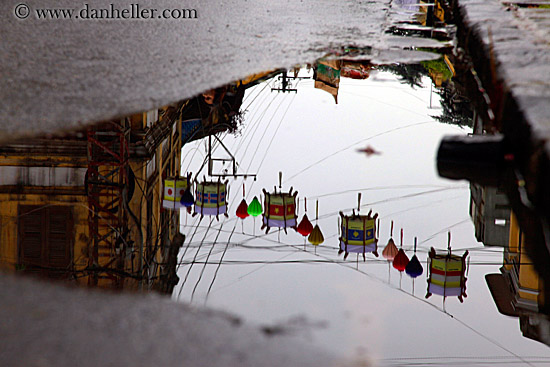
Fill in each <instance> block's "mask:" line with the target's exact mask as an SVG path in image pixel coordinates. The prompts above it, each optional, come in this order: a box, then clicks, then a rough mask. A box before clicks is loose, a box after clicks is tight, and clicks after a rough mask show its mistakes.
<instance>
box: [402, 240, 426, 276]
mask: <svg viewBox="0 0 550 367" xmlns="http://www.w3.org/2000/svg"><path fill="white" fill-rule="evenodd" d="M423 272H424V268H423V267H422V264H420V261H418V257H416V237H415V238H414V255H413V257H412V259H411V261H409V263H408V264H407V266H406V267H405V273H407V275H408V276H410V277H411V278H416V277H419V276H421V275H422V273H423Z"/></svg>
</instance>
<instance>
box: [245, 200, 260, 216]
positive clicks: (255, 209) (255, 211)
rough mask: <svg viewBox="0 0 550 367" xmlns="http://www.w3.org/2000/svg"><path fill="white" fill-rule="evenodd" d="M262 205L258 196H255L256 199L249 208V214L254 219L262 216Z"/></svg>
mask: <svg viewBox="0 0 550 367" xmlns="http://www.w3.org/2000/svg"><path fill="white" fill-rule="evenodd" d="M262 210H263V209H262V204H260V201H259V200H258V197H257V196H254V199H252V202H251V203H250V205H249V206H248V209H247V212H248V214H250V215H251V216H253V217H257V216H258V215H260V214H262Z"/></svg>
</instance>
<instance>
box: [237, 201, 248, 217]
mask: <svg viewBox="0 0 550 367" xmlns="http://www.w3.org/2000/svg"><path fill="white" fill-rule="evenodd" d="M248 216H249V214H248V205H247V204H246V200H245V199H243V200H242V201H241V203H240V204H239V206H238V207H237V217H239V218H241V219H244V218H246V217H248Z"/></svg>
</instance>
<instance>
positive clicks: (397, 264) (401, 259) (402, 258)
mask: <svg viewBox="0 0 550 367" xmlns="http://www.w3.org/2000/svg"><path fill="white" fill-rule="evenodd" d="M408 263H409V258H408V257H407V254H405V251H403V249H402V248H401V249H399V252H398V253H397V255H396V256H395V258H394V259H393V267H394V268H396V269H397V270H399V271H405V268H406V267H407V264H408Z"/></svg>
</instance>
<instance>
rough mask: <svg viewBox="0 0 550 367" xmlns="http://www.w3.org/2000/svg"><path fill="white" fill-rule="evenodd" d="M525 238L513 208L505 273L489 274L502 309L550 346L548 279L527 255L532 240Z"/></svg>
mask: <svg viewBox="0 0 550 367" xmlns="http://www.w3.org/2000/svg"><path fill="white" fill-rule="evenodd" d="M525 241H526V240H525V236H524V234H523V233H522V231H521V229H520V228H519V225H518V222H517V219H516V217H515V214H514V213H513V212H512V213H511V215H510V233H509V241H508V247H507V248H505V249H504V260H503V266H502V267H501V269H500V270H501V274H488V275H487V276H486V277H485V278H486V281H487V284H488V286H489V289H490V290H491V294H492V296H493V299H494V301H495V304H496V306H497V308H498V310H499V312H500V313H502V314H504V315H507V316H512V317H518V318H519V322H520V329H521V332H522V333H523V336H525V337H527V338H530V339H533V340H537V341H539V342H541V343H544V344H546V345H549V346H550V318H549V317H548V305H549V304H550V303H549V302H548V299H547V295H546V294H545V292H544V285H545V282H544V279H542V278H541V276H540V275H539V274H538V273H537V272H536V270H535V267H534V265H533V263H532V260H531V259H530V258H529V256H528V255H527V252H526V248H527V247H528V246H529V244H528V243H526V242H525Z"/></svg>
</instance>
